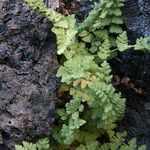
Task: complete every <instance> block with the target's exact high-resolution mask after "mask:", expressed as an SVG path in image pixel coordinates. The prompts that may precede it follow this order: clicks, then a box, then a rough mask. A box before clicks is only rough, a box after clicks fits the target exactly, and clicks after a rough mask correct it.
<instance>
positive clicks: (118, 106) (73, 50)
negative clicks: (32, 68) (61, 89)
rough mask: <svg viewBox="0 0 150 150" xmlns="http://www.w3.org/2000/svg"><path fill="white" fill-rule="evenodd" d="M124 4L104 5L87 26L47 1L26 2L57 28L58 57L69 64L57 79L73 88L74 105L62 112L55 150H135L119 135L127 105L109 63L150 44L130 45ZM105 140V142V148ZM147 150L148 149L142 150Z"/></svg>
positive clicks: (103, 1) (112, 0)
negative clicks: (102, 140)
mask: <svg viewBox="0 0 150 150" xmlns="http://www.w3.org/2000/svg"><path fill="white" fill-rule="evenodd" d="M124 1H125V0H100V1H99V3H95V5H94V9H93V10H92V11H91V12H90V13H89V15H88V17H87V18H86V19H85V20H84V21H83V22H82V23H77V22H76V20H75V17H74V15H69V16H66V17H65V16H63V15H61V14H59V13H57V12H56V11H54V10H52V9H48V8H46V7H45V6H44V4H43V1H42V0H38V1H37V0H27V2H28V3H29V4H30V6H31V7H32V8H33V9H36V10H39V11H40V12H41V13H42V14H43V15H44V16H45V17H46V18H48V19H49V20H50V21H51V22H52V23H53V28H52V31H53V32H54V33H55V34H56V38H57V47H58V51H57V53H58V54H63V55H64V56H65V57H66V61H65V62H64V63H63V65H62V66H60V68H59V70H58V73H57V76H58V77H61V82H62V83H64V84H66V85H68V86H69V87H70V95H71V96H72V99H71V100H70V101H69V102H67V103H66V105H65V108H62V109H61V108H60V109H58V110H57V113H58V115H59V116H60V120H59V126H58V127H57V128H56V129H55V130H54V134H53V138H54V139H55V140H56V141H57V142H56V141H55V142H54V143H55V145H53V148H51V149H57V150H59V149H61V150H63V149H64V150H65V149H66V150H67V149H68V150H69V149H71V147H72V146H74V148H75V149H77V150H117V149H120V150H128V149H130V150H135V149H137V145H136V140H135V139H134V138H133V139H132V140H130V141H129V142H128V143H126V142H125V138H126V133H115V132H114V129H115V127H116V125H115V122H117V121H118V120H120V119H121V118H122V117H123V114H124V110H125V99H124V98H122V96H121V94H120V93H117V92H116V90H115V88H114V87H113V85H112V84H111V80H112V75H111V68H110V66H109V64H108V62H107V60H108V59H112V58H113V57H114V56H115V54H116V53H117V52H122V51H125V50H127V49H129V48H134V49H135V50H140V49H144V50H145V49H147V50H150V45H149V44H148V39H146V38H140V39H137V42H136V44H135V45H129V44H128V38H127V34H126V32H123V30H122V27H121V25H122V24H123V21H122V16H121V15H122V11H121V8H122V7H123V6H124ZM103 136H106V137H107V138H106V139H105V140H106V142H104V143H101V140H99V139H101V138H102V137H103ZM28 147H30V149H31V150H32V149H33V150H34V149H41V150H42V148H43V149H44V150H45V149H50V148H49V147H50V146H49V145H48V142H47V141H45V140H41V141H38V142H37V143H36V144H31V143H27V142H23V146H16V150H20V149H21V148H22V150H28V149H29V148H28ZM19 148H20V149H19ZM144 149H146V148H145V146H142V147H139V150H144Z"/></svg>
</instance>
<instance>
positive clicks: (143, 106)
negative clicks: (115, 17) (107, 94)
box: [111, 0, 150, 150]
mask: <svg viewBox="0 0 150 150" xmlns="http://www.w3.org/2000/svg"><path fill="white" fill-rule="evenodd" d="M123 19H124V22H125V26H126V30H127V31H128V35H129V42H130V43H131V44H134V43H135V40H136V39H137V38H138V37H141V36H142V37H145V36H146V37H148V38H150V1H149V0H127V1H126V5H125V7H124V9H123ZM118 60H119V61H118ZM118 60H113V61H111V66H112V70H113V74H115V75H118V76H119V78H123V77H128V78H129V79H130V82H131V84H132V85H133V86H134V89H133V88H130V87H127V86H125V85H123V84H121V85H119V86H117V89H118V90H119V91H121V92H122V94H123V96H124V97H125V98H126V99H127V101H126V105H127V107H126V112H125V118H124V121H123V124H124V130H126V131H127V132H128V138H129V139H131V138H132V137H135V138H136V139H137V142H138V145H141V144H146V145H147V150H150V128H149V127H150V54H149V53H148V52H140V51H138V52H135V51H133V50H132V49H131V50H128V51H125V52H123V53H121V54H120V55H119V56H118ZM138 90H139V91H141V92H140V93H139V92H137V91H138Z"/></svg>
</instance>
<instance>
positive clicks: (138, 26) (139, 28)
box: [123, 0, 150, 37]
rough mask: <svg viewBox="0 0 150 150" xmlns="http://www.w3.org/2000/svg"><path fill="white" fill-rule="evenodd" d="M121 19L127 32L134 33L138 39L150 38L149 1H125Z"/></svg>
mask: <svg viewBox="0 0 150 150" xmlns="http://www.w3.org/2000/svg"><path fill="white" fill-rule="evenodd" d="M135 12H136V13H135ZM123 18H124V22H125V25H126V27H127V28H128V30H131V31H132V32H133V33H135V32H136V33H137V35H138V37H139V36H144V37H150V1H149V0H127V1H126V5H125V8H124V10H123Z"/></svg>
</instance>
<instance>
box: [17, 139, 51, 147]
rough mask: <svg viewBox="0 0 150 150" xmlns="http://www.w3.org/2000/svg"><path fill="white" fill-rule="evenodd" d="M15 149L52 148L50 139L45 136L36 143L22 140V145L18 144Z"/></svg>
mask: <svg viewBox="0 0 150 150" xmlns="http://www.w3.org/2000/svg"><path fill="white" fill-rule="evenodd" d="M15 150H51V149H50V146H49V139H48V138H43V139H40V140H38V141H37V143H36V144H33V143H29V142H22V145H16V146H15Z"/></svg>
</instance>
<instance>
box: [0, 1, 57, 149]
mask: <svg viewBox="0 0 150 150" xmlns="http://www.w3.org/2000/svg"><path fill="white" fill-rule="evenodd" d="M46 4H47V6H48V7H50V6H52V7H53V8H54V7H56V6H57V5H58V1H53V2H52V3H50V1H46ZM51 27H52V25H51V23H50V22H48V21H46V19H44V18H43V17H41V16H40V15H39V14H38V13H36V12H33V11H31V10H30V8H29V6H28V5H27V4H25V3H23V2H20V1H19V0H0V132H1V134H2V136H3V143H4V144H5V145H7V146H8V147H10V148H11V149H13V146H14V144H16V143H19V142H20V141H22V140H31V139H35V138H38V137H41V136H44V135H48V134H50V133H51V125H52V124H53V122H54V120H55V101H56V99H57V97H56V89H57V86H58V84H59V80H58V79H57V78H56V72H57V69H58V62H57V56H56V45H55V36H54V34H52V33H51V32H50V31H51Z"/></svg>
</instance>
